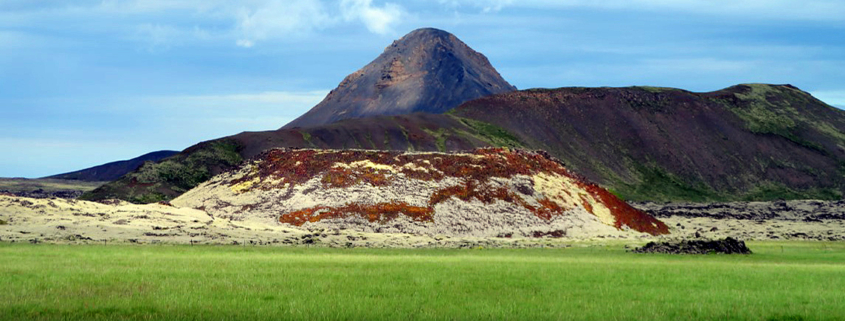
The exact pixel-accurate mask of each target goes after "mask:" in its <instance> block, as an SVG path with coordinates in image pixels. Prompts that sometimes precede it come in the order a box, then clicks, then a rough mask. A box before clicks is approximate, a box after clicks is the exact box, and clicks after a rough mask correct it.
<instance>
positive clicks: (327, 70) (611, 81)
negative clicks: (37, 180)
mask: <svg viewBox="0 0 845 321" xmlns="http://www.w3.org/2000/svg"><path fill="white" fill-rule="evenodd" d="M420 27H436V28H440V29H444V30H447V31H449V32H452V33H454V34H455V35H457V36H458V37H459V38H460V39H462V40H463V41H464V42H466V43H467V44H468V45H470V46H471V47H473V48H474V49H476V50H478V51H480V52H482V53H484V54H485V55H486V56H487V57H488V58H489V59H490V61H491V62H492V64H493V65H494V66H495V67H496V68H497V69H498V70H499V72H500V73H501V74H502V76H504V78H505V79H507V80H508V81H509V82H510V83H511V84H513V85H515V86H517V87H518V88H520V89H526V88H533V87H564V86H630V85H653V86H667V87H677V88H683V89H687V90H693V91H711V90H717V89H721V88H724V87H727V86H731V85H734V84H738V83H748V82H760V83H778V84H782V83H790V84H793V85H795V86H798V87H799V88H801V89H804V90H806V91H809V92H811V93H812V94H813V95H815V96H816V97H818V98H820V99H822V100H824V101H826V102H828V103H829V104H832V105H836V106H839V107H845V77H843V71H845V40H843V39H845V38H843V35H845V1H840V0H805V1H793V0H788V1H787V0H730V1H728V0H687V1H684V0H607V1H587V0H559V1H543V0H519V1H509V0H503V1H481V0H440V1H401V2H400V1H376V0H340V1H328V0H284V1H271V0H248V1H239V2H234V1H222V0H134V1H119V0H103V1H86V0H75V1H49V0H0V53H2V54H0V106H2V107H0V177H39V176H46V175H51V174H56V173H61V172H66V171H71V170H77V169H81V168H85V167H89V166H93V165H99V164H102V163H105V162H109V161H114V160H120V159H127V158H132V157H135V156H138V155H141V154H143V153H146V152H150V151H154V150H162V149H173V150H181V149H184V148H186V147H188V146H190V145H193V144H194V143H197V142H199V141H202V140H208V139H214V138H217V137H221V136H227V135H232V134H236V133H239V132H241V131H257V130H270V129H276V128H279V127H281V126H282V125H284V124H286V123H287V122H288V121H290V120H292V119H293V118H295V117H297V116H298V115H300V114H302V113H303V112H305V111H306V110H308V109H309V108H311V107H312V106H313V105H315V104H316V103H318V102H319V101H320V100H321V99H322V98H323V96H325V94H326V93H328V91H329V90H331V89H332V88H334V87H335V86H337V84H338V83H339V82H340V81H341V80H342V79H343V78H344V77H345V76H346V75H347V74H349V73H352V72H354V71H355V70H357V69H358V68H360V67H362V66H364V65H365V64H367V63H369V62H370V61H371V60H372V59H374V58H375V57H376V56H377V55H378V54H379V53H381V51H382V50H383V49H384V48H385V47H386V46H387V45H389V44H390V43H391V42H392V41H393V40H394V39H397V38H399V37H401V36H402V35H404V34H405V33H407V32H409V31H411V30H413V29H416V28H420Z"/></svg>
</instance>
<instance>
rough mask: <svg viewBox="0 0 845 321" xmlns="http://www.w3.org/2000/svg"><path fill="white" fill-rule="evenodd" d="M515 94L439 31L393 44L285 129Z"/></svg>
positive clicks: (482, 61) (482, 60)
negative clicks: (490, 96) (489, 96)
mask: <svg viewBox="0 0 845 321" xmlns="http://www.w3.org/2000/svg"><path fill="white" fill-rule="evenodd" d="M514 90H516V88H515V87H513V86H511V85H510V84H509V83H508V82H507V81H505V80H504V79H502V77H501V76H500V75H499V73H498V72H497V71H496V69H495V68H493V66H492V65H491V64H490V62H489V61H488V60H487V57H485V56H484V55H482V54H481V53H479V52H477V51H475V50H473V49H472V48H470V47H469V46H467V45H466V44H465V43H464V42H463V41H461V40H460V39H458V38H457V37H456V36H455V35H453V34H451V33H448V32H446V31H443V30H440V29H434V28H422V29H417V30H414V31H412V32H410V33H408V34H407V35H405V36H403V37H402V38H400V39H398V40H396V41H394V42H393V43H392V44H391V45H389V46H388V47H387V48H385V50H384V52H383V53H382V54H381V55H379V56H378V57H377V58H376V59H375V60H373V61H372V62H371V63H369V64H368V65H366V66H364V67H363V68H361V69H360V70H358V71H356V72H354V73H352V74H350V75H349V76H347V77H346V78H345V79H344V80H343V81H342V82H341V83H340V84H339V85H338V87H337V88H335V89H334V90H332V91H331V92H330V93H329V94H328V95H327V96H326V98H325V99H323V101H322V102H320V103H319V104H318V105H317V106H315V107H314V108H312V109H311V110H310V111H308V112H307V113H305V114H304V115H302V116H300V117H299V118H297V119H296V120H294V121H292V122H291V123H289V124H287V125H285V127H284V128H293V127H308V126H314V125H322V124H328V123H333V122H336V121H339V120H343V119H349V118H361V117H368V116H377V115H400V114H410V113H414V112H427V113H444V112H446V111H449V110H451V109H452V108H454V107H457V106H458V105H460V104H461V103H463V102H466V101H469V100H472V99H476V98H480V97H484V96H488V95H492V94H498V93H503V92H509V91H514Z"/></svg>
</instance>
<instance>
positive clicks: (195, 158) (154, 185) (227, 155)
mask: <svg viewBox="0 0 845 321" xmlns="http://www.w3.org/2000/svg"><path fill="white" fill-rule="evenodd" d="M237 150H238V145H237V143H235V142H232V141H228V140H219V141H213V142H209V143H205V144H204V145H200V146H198V147H197V148H196V149H194V150H193V151H190V152H188V153H187V154H179V155H176V156H174V157H170V158H167V159H165V160H162V161H160V162H158V163H154V162H146V163H144V165H142V166H141V167H140V168H138V169H137V170H136V171H134V172H131V173H129V174H127V175H125V176H123V177H122V178H121V179H119V180H117V181H114V182H111V183H108V184H106V185H103V186H101V187H100V188H97V189H95V190H93V191H91V192H88V193H85V194H83V195H82V197H80V198H81V199H85V200H101V199H108V198H117V199H123V200H126V201H129V202H132V203H142V204H143V203H154V202H161V201H168V200H170V199H173V198H175V197H177V196H178V195H180V194H182V193H184V192H186V191H187V190H189V189H191V188H194V187H196V186H197V185H199V184H200V183H202V182H204V181H206V180H208V179H209V178H211V176H212V175H214V174H217V173H219V172H220V171H221V170H223V169H226V168H230V167H234V166H236V165H238V164H240V163H241V161H242V160H243V159H242V158H241V156H240V154H238V151H237Z"/></svg>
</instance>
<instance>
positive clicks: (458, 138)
mask: <svg viewBox="0 0 845 321" xmlns="http://www.w3.org/2000/svg"><path fill="white" fill-rule="evenodd" d="M484 146H510V147H519V146H522V145H521V144H520V143H519V142H517V141H515V138H514V137H512V136H510V135H509V134H507V133H505V132H504V131H503V130H501V129H496V128H494V127H492V126H489V125H486V124H481V123H479V122H475V121H472V120H467V119H460V118H456V117H452V116H446V115H432V114H412V115H403V116H389V117H388V116H382V117H371V118H359V119H349V120H344V121H340V122H337V123H334V124H329V125H323V126H314V127H307V128H297V129H280V130H275V131H266V132H244V133H240V134H237V135H234V136H229V137H224V138H221V139H217V140H212V141H207V142H203V143H199V144H197V145H194V146H192V147H190V148H188V149H186V150H184V151H182V152H181V153H179V154H177V155H175V156H173V157H171V158H168V159H166V160H163V161H161V162H158V163H147V164H145V165H144V166H142V167H140V168H139V169H138V170H136V171H134V172H131V173H129V174H127V175H125V176H123V177H121V178H120V179H118V180H116V181H114V182H111V183H108V184H106V185H103V186H101V187H100V188H97V189H96V190H94V191H92V192H90V193H86V194H85V195H83V197H82V199H89V200H98V199H107V198H119V199H124V200H127V201H130V202H134V203H151V202H158V201H165V200H170V199H173V198H175V197H177V196H179V195H181V194H182V193H184V192H186V191H187V190H189V189H191V188H193V187H195V186H197V185H199V184H200V183H202V182H204V181H206V180H208V179H209V178H211V177H212V176H214V175H217V174H220V173H222V172H224V171H226V170H230V169H232V168H235V167H237V166H239V165H240V163H241V161H242V160H244V159H250V158H253V157H255V156H257V155H259V154H261V152H263V151H264V150H267V149H270V148H277V147H299V148H321V149H377V150H403V151H454V150H469V149H474V148H476V147H484Z"/></svg>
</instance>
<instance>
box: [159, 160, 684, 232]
mask: <svg viewBox="0 0 845 321" xmlns="http://www.w3.org/2000/svg"><path fill="white" fill-rule="evenodd" d="M172 204H173V205H175V206H179V207H190V208H194V209H200V210H204V211H206V212H208V213H209V214H210V215H212V216H213V217H215V218H217V219H228V220H231V221H244V220H250V221H256V220H259V221H260V220H263V221H265V223H266V225H278V224H282V225H284V226H289V227H291V228H298V229H305V230H314V229H318V230H326V229H329V230H353V231H360V232H370V233H372V232H376V233H404V234H415V235H428V236H438V235H443V236H448V237H502V238H508V237H519V238H523V237H572V238H579V237H584V238H589V237H594V236H596V235H608V236H613V235H617V236H632V235H634V236H635V235H643V236H646V234H650V235H661V234H668V233H669V229H668V227H667V226H666V225H665V224H664V223H663V222H661V221H659V220H657V219H655V218H653V217H651V216H649V215H647V214H645V213H644V212H642V211H639V210H637V209H634V208H632V207H631V206H629V205H628V204H626V203H625V202H623V201H621V200H620V199H619V198H617V197H616V196H614V195H612V194H611V193H609V192H608V191H606V190H604V189H602V188H601V187H599V186H597V185H595V184H592V183H589V182H587V181H586V180H584V179H583V178H581V177H580V176H578V175H576V174H574V173H572V172H570V171H568V170H567V169H566V168H565V167H564V166H563V165H562V164H561V163H560V162H558V161H556V160H555V159H553V158H551V157H550V156H548V155H546V154H545V153H542V152H527V151H519V150H509V149H502V148H487V149H477V150H474V151H471V152H460V153H413V152H398V151H364V150H311V149H302V150H296V149H272V150H269V151H267V152H265V153H262V154H261V155H259V156H258V157H256V158H254V159H252V160H250V161H248V162H246V163H245V164H244V165H243V166H241V167H240V168H238V169H236V170H233V171H229V172H226V173H223V174H221V175H217V176H215V177H214V178H212V179H211V180H209V181H207V182H205V183H203V184H201V185H200V186H198V187H196V188H194V189H192V190H190V191H188V192H187V193H185V194H183V195H182V196H180V197H178V198H176V199H174V200H173V201H172Z"/></svg>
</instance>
